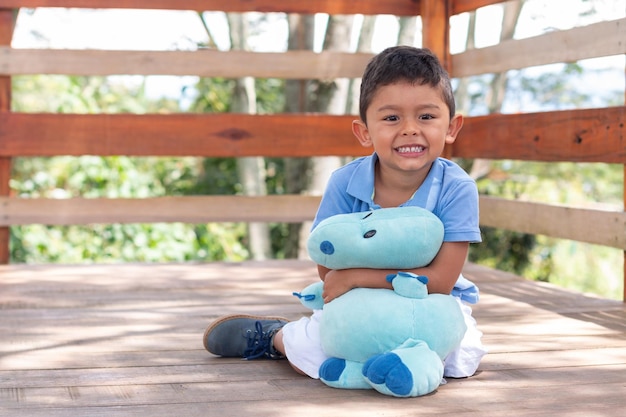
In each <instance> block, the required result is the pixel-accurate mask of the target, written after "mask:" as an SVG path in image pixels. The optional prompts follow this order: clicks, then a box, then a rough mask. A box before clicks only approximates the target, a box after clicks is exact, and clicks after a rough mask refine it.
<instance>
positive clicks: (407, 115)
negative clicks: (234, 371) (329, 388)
mask: <svg viewBox="0 0 626 417" xmlns="http://www.w3.org/2000/svg"><path fill="white" fill-rule="evenodd" d="M359 112H360V120H355V121H354V122H353V123H352V132H353V133H354V135H355V136H356V138H357V139H358V141H359V142H360V144H361V145H362V146H364V147H373V149H374V152H373V154H372V155H370V156H368V157H364V158H360V159H357V160H355V161H353V162H351V163H348V164H347V165H345V166H344V167H342V168H340V169H338V170H337V171H335V172H334V173H333V174H332V176H331V178H330V180H329V182H328V185H327V188H326V190H325V192H324V195H323V197H322V201H321V203H320V206H319V208H318V212H317V215H316V217H315V220H314V222H313V228H315V227H316V226H317V224H319V222H320V221H322V220H323V219H325V218H327V217H329V216H332V215H335V214H341V213H353V212H362V211H368V210H376V209H379V208H382V207H397V206H420V207H424V208H426V209H428V210H430V211H432V212H433V213H434V214H435V215H437V216H438V217H439V218H440V219H441V221H442V222H443V224H444V230H445V235H444V243H443V245H442V246H441V249H440V250H439V253H438V254H437V256H436V257H435V259H434V260H433V261H432V263H431V264H430V265H428V266H426V267H423V268H417V269H415V270H412V271H411V272H414V273H415V274H417V275H426V276H427V277H428V280H429V281H428V290H429V292H431V293H442V294H450V293H451V292H452V293H453V294H455V295H457V296H459V298H460V297H461V296H462V298H463V299H465V300H468V299H471V298H472V296H475V295H477V289H476V288H475V287H473V285H472V284H471V283H470V282H469V281H467V280H465V279H464V278H463V277H462V275H461V269H462V267H463V264H464V263H465V259H466V256H467V252H468V249H469V243H471V242H480V240H481V237H480V230H479V227H478V191H477V188H476V184H475V182H474V181H473V180H472V179H471V178H470V177H469V176H468V175H467V174H466V173H465V172H464V171H463V170H462V169H461V168H460V167H459V166H458V165H456V164H455V163H453V162H451V161H449V160H446V159H443V158H441V157H440V155H441V154H442V152H443V149H444V146H445V145H446V144H451V143H453V142H454V141H455V139H456V137H457V134H458V133H459V131H460V130H461V127H462V125H463V118H462V116H461V115H456V114H455V103H454V96H453V92H452V86H451V85H450V79H449V77H448V74H447V73H446V71H445V70H444V69H443V67H442V66H441V64H440V63H439V61H438V60H437V58H436V56H435V55H433V54H432V53H431V52H430V51H428V50H427V49H419V48H413V47H409V46H397V47H391V48H388V49H386V50H384V51H383V52H381V53H380V54H378V55H377V56H375V57H374V58H373V59H372V60H371V61H370V63H369V64H368V65H367V68H366V69H365V72H364V74H363V78H362V82H361V96H360V105H359ZM318 272H319V276H320V278H321V279H322V281H324V292H323V294H322V295H323V297H324V301H325V302H326V303H328V302H330V301H332V300H333V299H335V298H337V297H339V296H341V295H342V294H344V293H345V292H347V291H349V290H350V289H352V288H357V287H365V288H389V289H391V284H390V283H388V282H387V281H386V279H385V277H386V276H387V274H390V273H395V272H396V271H395V270H394V271H387V270H379V269H364V268H359V269H344V270H329V269H327V268H325V267H323V266H318ZM455 284H456V287H455ZM464 289H465V290H466V291H468V292H469V294H464V293H463V290H464ZM473 301H474V302H475V300H473ZM459 303H460V300H459ZM460 304H461V303H460ZM461 307H462V310H463V312H464V315H465V321H466V324H467V327H468V331H467V333H466V335H465V338H464V340H463V342H462V344H461V346H460V348H459V349H457V351H455V352H453V353H452V354H451V355H449V356H448V358H446V361H445V372H444V373H445V375H446V376H449V377H466V376H471V375H473V374H474V372H475V371H476V369H477V368H478V364H479V363H480V360H481V358H482V356H483V355H484V354H485V353H486V351H485V350H484V349H483V347H482V344H481V342H480V337H481V335H482V334H481V333H480V332H479V331H478V330H477V329H476V324H475V321H474V319H473V318H472V316H471V309H470V308H469V307H468V306H466V305H464V304H461ZM322 314H323V310H319V311H315V312H314V313H313V315H312V316H311V317H303V318H301V319H300V320H298V321H295V322H289V323H288V322H287V320H285V319H282V318H280V317H257V316H248V315H230V316H225V317H221V318H219V319H217V320H216V321H215V322H214V323H212V324H211V325H210V326H209V327H208V328H207V330H206V332H205V334H204V346H205V347H206V349H207V350H208V351H209V352H211V353H213V354H216V355H220V356H231V357H233V356H234V357H245V358H249V359H252V358H257V357H268V358H274V359H280V358H284V357H286V358H287V359H288V360H289V362H290V364H291V365H292V367H293V368H294V369H295V370H296V371H297V372H299V373H302V374H305V375H308V376H310V377H312V378H319V374H318V369H319V367H320V365H321V364H322V362H324V360H326V359H327V356H326V355H325V354H324V352H323V350H322V348H321V345H320V338H319V327H318V326H319V319H320V317H321V315H322Z"/></svg>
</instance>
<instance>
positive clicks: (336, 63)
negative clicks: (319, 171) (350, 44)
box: [0, 47, 373, 79]
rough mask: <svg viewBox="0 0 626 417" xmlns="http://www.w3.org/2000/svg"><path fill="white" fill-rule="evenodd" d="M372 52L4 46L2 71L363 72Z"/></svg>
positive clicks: (299, 75)
mask: <svg viewBox="0 0 626 417" xmlns="http://www.w3.org/2000/svg"><path fill="white" fill-rule="evenodd" d="M372 56H373V55H372V54H368V53H347V52H337V51H324V52H319V53H317V52H312V51H287V52H248V51H217V50H210V49H201V50H198V51H103V50H69V49H13V48H10V47H0V74H4V75H30V74H63V75H85V76H93V75H100V76H104V75H116V74H124V75H180V76H182V75H198V76H201V77H224V78H242V77H257V78H283V79H334V78H359V77H361V75H362V74H363V69H364V68H365V66H366V65H367V63H368V62H369V60H370V59H371V58H372Z"/></svg>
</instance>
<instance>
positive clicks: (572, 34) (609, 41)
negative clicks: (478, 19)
mask: <svg viewBox="0 0 626 417" xmlns="http://www.w3.org/2000/svg"><path fill="white" fill-rule="evenodd" d="M624 39H626V18H624V19H619V20H612V21H608V22H600V23H595V24H591V25H588V26H582V27H578V28H574V29H569V30H560V31H554V32H550V33H546V34H545V35H540V36H535V37H532V38H526V39H513V40H507V41H503V42H500V43H499V44H497V45H495V46H490V47H486V48H479V49H471V50H468V51H465V52H462V53H459V54H455V55H452V68H453V73H452V74H451V75H452V76H453V77H459V78H460V77H468V76H472V75H479V74H489V73H499V72H505V71H508V70H511V69H520V68H526V67H531V66H538V65H547V64H554V63H559V62H575V61H579V60H581V59H587V58H597V57H603V56H611V55H620V54H624V53H626V42H624ZM538 45H541V47H538Z"/></svg>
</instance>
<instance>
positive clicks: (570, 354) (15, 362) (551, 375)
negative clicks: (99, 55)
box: [0, 261, 626, 417]
mask: <svg viewBox="0 0 626 417" xmlns="http://www.w3.org/2000/svg"><path fill="white" fill-rule="evenodd" d="M464 273H465V274H466V276H468V277H471V278H472V279H473V280H475V282H477V283H478V284H479V286H480V287H481V295H482V296H483V299H481V302H480V303H478V304H477V305H475V306H473V310H474V312H475V316H476V317H477V320H478V322H479V328H480V329H482V330H483V331H484V332H485V334H484V338H483V340H484V342H485V343H486V345H487V347H488V348H490V350H492V346H493V345H496V347H497V349H493V350H492V352H491V353H489V354H488V355H487V356H486V357H485V358H484V359H483V362H482V364H481V367H480V371H479V373H478V374H477V375H475V376H474V377H471V378H467V379H459V380H455V379H448V381H447V384H446V385H442V386H441V387H439V389H438V390H437V392H436V393H434V394H433V395H429V396H425V397H421V398H416V399H407V400H398V399H394V398H390V397H386V396H382V395H379V394H377V393H375V392H373V391H368V390H338V389H331V388H328V387H326V386H324V385H323V384H322V383H320V382H319V381H315V380H312V379H308V378H304V377H301V376H299V375H296V374H295V373H294V372H293V371H292V370H291V369H290V368H289V365H288V364H287V363H286V362H285V361H278V362H277V361H263V360H261V361H248V362H246V361H241V360H239V359H236V358H233V359H225V358H217V357H214V356H212V355H210V354H208V353H206V352H205V351H204V350H203V349H202V346H201V342H200V337H201V334H202V332H203V330H204V328H205V326H206V324H207V323H208V322H209V321H211V320H212V319H213V318H214V317H215V316H216V315H218V314H221V313H222V312H224V311H227V312H230V311H235V312H236V311H246V312H248V311H251V310H250V309H251V308H252V309H254V308H258V309H259V310H260V311H261V312H263V313H267V312H271V311H272V310H274V312H276V311H282V309H283V308H285V306H286V305H287V303H288V302H291V303H292V304H293V305H295V306H300V305H299V303H298V302H297V301H296V300H295V299H293V297H291V296H290V295H289V294H290V290H292V289H293V287H294V286H299V285H303V284H304V283H308V282H311V281H312V280H315V279H317V277H316V271H315V266H314V264H313V263H312V262H308V261H307V262H302V261H265V262H244V263H236V264H234V263H209V264H190V263H187V264H185V263H182V264H152V265H147V264H125V265H124V264H109V265H54V266H52V265H13V266H3V267H0V275H1V276H2V282H3V284H2V291H1V292H0V302H2V304H1V307H0V328H2V331H3V334H5V335H6V336H7V337H5V339H6V340H4V339H3V341H4V342H5V343H2V344H0V352H1V354H0V401H1V403H2V407H1V408H0V416H2V417H4V416H7V417H9V416H16V415H28V416H31V417H39V416H41V417H43V416H45V417H60V416H62V417H74V416H76V417H78V416H84V415H89V416H107V417H111V416H113V417H115V416H127V415H150V416H154V417H159V416H163V417H166V416H171V415H173V414H175V415H185V416H189V417H195V416H220V417H226V416H228V417H229V416H233V417H235V416H240V415H246V414H249V411H250V410H251V409H253V410H254V413H253V414H254V415H258V416H273V415H276V404H277V403H280V407H281V415H285V416H300V415H315V416H322V417H324V416H328V417H330V416H336V415H342V416H347V417H352V416H359V417H363V416H366V417H369V416H377V417H379V416H411V415H414V414H415V410H416V409H419V412H420V415H433V416H434V415H437V416H443V417H453V416H458V415H463V416H470V417H500V416H502V415H507V416H509V417H533V416H536V417H548V416H554V415H567V416H568V417H587V416H592V415H601V416H604V417H621V414H623V401H624V395H626V387H624V375H623V369H624V366H625V365H626V351H625V350H624V346H625V345H624V343H626V333H625V330H624V326H623V323H622V321H623V317H624V316H623V315H622V316H620V315H616V316H614V317H613V318H610V317H608V318H607V321H606V322H603V321H596V320H597V319H596V318H595V317H592V316H583V315H580V316H576V317H570V316H566V315H564V314H560V313H556V312H552V311H549V310H546V309H545V308H544V307H543V306H558V305H559V304H560V303H561V302H562V301H563V300H566V302H568V303H572V304H575V303H576V301H577V300H578V302H579V304H580V305H581V306H585V308H587V312H588V313H589V314H590V315H592V313H594V312H602V311H603V309H606V308H610V309H614V308H616V306H621V311H622V312H623V313H625V314H626V307H625V306H624V305H623V304H621V303H617V302H614V301H610V300H601V299H592V297H589V296H584V295H582V294H578V293H574V292H571V291H565V290H562V289H558V288H556V287H554V286H548V285H546V284H543V283H534V282H529V281H526V280H524V279H523V278H521V277H517V276H513V275H512V274H507V273H503V272H501V271H496V270H492V269H489V268H485V267H481V266H478V265H472V264H468V265H466V268H465V269H464ZM483 284H491V285H483ZM496 285H500V287H496ZM50 289H54V290H53V291H49V290H50ZM493 290H495V291H496V292H493ZM83 298H86V299H87V300H89V301H88V302H82V301H81V299H83ZM224 300H227V301H226V302H225V301H224ZM277 300H282V301H280V303H281V304H278V305H277V304H275V303H276V301H277ZM287 300H291V301H287ZM251 301H252V302H254V303H256V304H255V305H254V306H252V307H250V306H249V305H248V304H249V303H250V302H251ZM483 301H484V302H485V303H483ZM594 303H597V304H594ZM521 304H525V307H526V308H524V309H522V308H518V306H519V305H521ZM27 305H28V306H30V307H28V308H25V306H27ZM58 305H65V306H66V307H65V308H58ZM298 308H300V309H301V310H300V311H301V312H302V313H304V314H306V311H305V310H304V309H303V308H302V307H301V306H300V307H298ZM293 318H296V316H295V315H294V317H293ZM619 326H621V327H619ZM537 358H541V360H537Z"/></svg>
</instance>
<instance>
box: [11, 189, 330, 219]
mask: <svg viewBox="0 0 626 417" xmlns="http://www.w3.org/2000/svg"><path fill="white" fill-rule="evenodd" d="M319 202H320V197H316V196H302V195H271V196H263V197H248V196H186V197H156V198H137V199H107V198H93V199H88V198H72V199H43V198H40V199H30V198H12V197H0V226H14V225H25V224H45V225H57V226H58V225H62V226H63V225H89V224H124V223H174V222H180V223H189V224H197V223H212V222H279V223H301V222H305V221H310V220H313V218H314V217H315V213H316V211H317V206H318V205H319Z"/></svg>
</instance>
